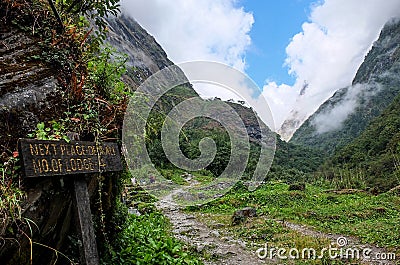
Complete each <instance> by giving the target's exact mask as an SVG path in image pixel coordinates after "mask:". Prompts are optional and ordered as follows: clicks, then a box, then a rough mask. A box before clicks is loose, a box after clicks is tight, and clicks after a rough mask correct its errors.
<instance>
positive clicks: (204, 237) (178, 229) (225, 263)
mask: <svg viewBox="0 0 400 265" xmlns="http://www.w3.org/2000/svg"><path fill="white" fill-rule="evenodd" d="M179 192H181V190H176V191H175V192H174V193H172V194H170V195H168V196H167V197H165V198H163V199H162V200H160V201H159V202H158V203H157V204H156V206H157V208H158V209H160V210H161V211H162V212H163V213H164V215H165V216H166V217H168V219H169V220H170V221H171V223H172V225H173V233H174V235H175V237H176V238H178V239H180V240H182V241H184V242H186V243H187V244H188V245H190V246H192V247H194V248H195V249H196V250H197V251H198V252H199V253H202V254H203V256H206V257H207V259H205V260H204V264H206V265H244V264H246V265H250V264H251V265H253V264H254V265H257V264H268V263H266V262H265V261H264V260H261V259H259V258H258V257H257V255H256V253H251V252H250V251H248V250H246V249H245V247H244V246H241V244H243V243H242V242H240V241H237V240H233V239H230V238H223V237H221V235H220V234H219V232H218V231H217V230H212V229H210V228H209V227H207V226H206V225H205V224H203V223H201V222H199V221H197V220H196V218H195V217H194V216H193V215H190V214H187V213H184V212H182V211H181V209H180V207H179V206H178V205H177V204H175V203H174V202H173V199H172V197H173V195H174V194H176V193H179ZM269 264H271V263H269Z"/></svg>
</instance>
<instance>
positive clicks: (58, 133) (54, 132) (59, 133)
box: [28, 121, 70, 142]
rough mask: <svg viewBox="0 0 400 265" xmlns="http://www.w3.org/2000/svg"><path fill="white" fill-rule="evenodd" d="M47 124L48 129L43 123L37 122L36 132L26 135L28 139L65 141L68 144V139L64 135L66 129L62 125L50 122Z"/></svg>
mask: <svg viewBox="0 0 400 265" xmlns="http://www.w3.org/2000/svg"><path fill="white" fill-rule="evenodd" d="M49 124H50V127H46V125H45V123H44V122H39V123H38V124H37V125H36V131H35V132H34V133H31V134H28V137H31V138H35V139H38V140H65V141H67V142H69V140H70V139H69V138H68V136H67V135H66V129H65V127H64V126H63V124H62V123H59V122H57V121H50V122H49Z"/></svg>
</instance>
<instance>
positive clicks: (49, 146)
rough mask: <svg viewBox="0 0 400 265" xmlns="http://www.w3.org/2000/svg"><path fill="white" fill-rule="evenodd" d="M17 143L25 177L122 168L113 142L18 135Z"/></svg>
mask: <svg viewBox="0 0 400 265" xmlns="http://www.w3.org/2000/svg"><path fill="white" fill-rule="evenodd" d="M19 146H20V154H21V156H22V160H23V164H24V168H25V176H26V177H40V176H55V175H75V174H82V173H96V172H106V171H119V170H121V169H122V165H121V158H120V155H119V151H118V145H117V144H116V143H101V144H99V143H95V142H84V141H71V142H69V143H67V142H65V141H47V140H34V139H20V145H19Z"/></svg>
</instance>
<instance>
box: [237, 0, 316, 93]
mask: <svg viewBox="0 0 400 265" xmlns="http://www.w3.org/2000/svg"><path fill="white" fill-rule="evenodd" d="M313 2H316V1H315V0H314V1H312V0H294V1H293V0H279V1H260V0H243V1H241V2H240V4H242V5H243V6H244V9H245V10H246V11H248V12H252V13H253V16H254V20H255V23H254V24H253V27H252V29H251V31H250V36H251V39H252V44H251V46H250V48H249V50H248V52H247V53H246V63H247V68H246V72H247V73H248V75H249V76H250V77H251V78H252V79H253V80H254V81H255V82H256V83H257V84H258V86H260V87H262V86H263V85H264V83H265V80H266V79H269V80H275V81H276V82H277V83H285V84H288V85H293V84H294V82H295V78H294V77H293V76H292V75H289V74H288V69H287V67H285V66H284V62H285V59H286V52H285V49H286V47H287V46H288V44H289V43H290V40H291V38H292V37H293V36H294V35H295V34H297V33H299V32H301V26H302V24H303V23H304V22H305V21H307V20H308V16H309V14H310V10H311V9H310V6H311V3H313Z"/></svg>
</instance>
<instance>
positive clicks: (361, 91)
mask: <svg viewBox="0 0 400 265" xmlns="http://www.w3.org/2000/svg"><path fill="white" fill-rule="evenodd" d="M380 90H381V85H380V84H379V83H375V82H372V83H370V84H355V85H354V86H350V87H346V88H345V94H344V98H343V101H341V102H339V104H334V105H331V106H330V107H328V108H327V109H325V110H324V112H322V113H319V114H317V115H316V116H315V117H314V118H313V119H312V121H311V123H312V124H313V126H315V128H316V132H317V133H318V134H322V133H326V132H329V131H334V130H337V129H340V128H341V127H342V125H343V122H344V121H345V120H346V119H347V118H348V117H349V116H350V114H352V113H353V112H354V110H355V109H356V108H357V107H358V106H359V105H360V102H364V104H367V102H368V101H369V100H370V99H371V97H372V96H374V95H375V94H376V93H378V92H379V91H380Z"/></svg>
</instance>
